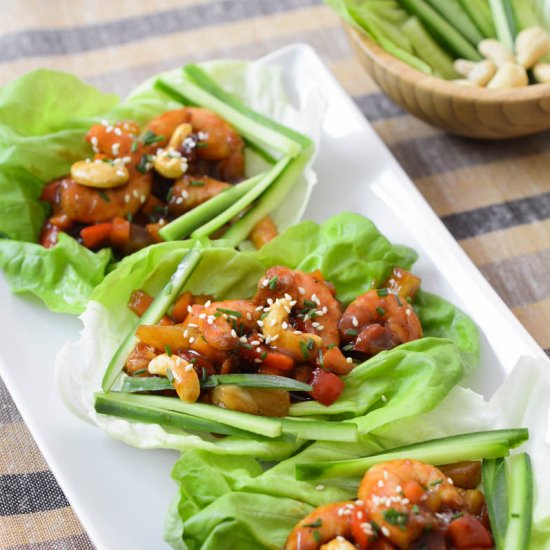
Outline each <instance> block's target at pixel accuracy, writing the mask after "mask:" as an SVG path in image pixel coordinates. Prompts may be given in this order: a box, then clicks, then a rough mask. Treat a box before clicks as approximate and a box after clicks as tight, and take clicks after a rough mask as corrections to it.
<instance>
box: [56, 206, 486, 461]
mask: <svg viewBox="0 0 550 550" xmlns="http://www.w3.org/2000/svg"><path fill="white" fill-rule="evenodd" d="M192 244H193V243H190V242H171V243H163V244H160V245H157V246H154V247H150V248H149V249H146V250H142V251H140V252H138V253H136V254H134V255H133V256H130V257H128V258H125V259H124V260H123V261H122V262H121V263H120V265H119V267H118V269H116V270H115V271H113V272H112V273H110V274H109V275H108V276H107V277H106V279H105V281H104V282H103V283H102V284H101V285H99V286H98V287H97V288H96V289H95V290H94V292H93V293H92V296H91V300H90V302H89V304H88V307H87V309H86V311H85V313H84V314H83V316H82V320H83V322H84V330H83V332H82V334H81V338H80V340H79V341H77V342H76V343H74V344H71V345H68V346H66V347H65V348H64V350H63V351H62V352H61V353H60V355H59V357H58V361H57V373H58V379H59V383H60V384H61V388H62V394H63V396H64V398H65V400H66V402H67V403H68V405H69V406H70V408H71V409H72V410H74V411H75V412H76V413H77V414H79V415H80V416H81V417H83V418H86V419H88V420H91V421H92V422H94V423H96V424H97V425H99V426H100V427H101V428H102V429H104V430H105V431H107V432H108V433H109V434H111V435H112V436H114V437H117V438H119V439H122V440H124V441H126V442H127V443H130V444H132V445H136V446H140V447H170V448H177V449H180V450H185V449H189V448H197V449H203V450H208V451H211V452H216V453H233V454H243V455H251V456H257V457H261V458H263V459H266V460H273V459H275V460H280V459H281V458H285V457H287V456H289V455H290V454H292V453H293V452H295V451H296V450H297V449H298V448H299V447H300V446H301V445H302V444H303V442H300V441H295V440H292V439H289V438H280V439H276V440H267V441H266V440H265V439H262V438H252V437H251V438H249V439H240V438H237V437H228V438H225V439H219V438H218V439H216V438H213V437H209V436H200V437H199V436H197V435H190V434H187V433H184V432H176V431H174V430H168V429H163V428H161V427H160V426H157V425H145V424H140V423H137V422H129V421H126V420H122V419H116V418H112V417H107V416H104V415H98V414H96V413H95V410H94V408H93V394H94V392H95V391H97V390H98V389H99V388H100V383H101V378H102V376H103V373H104V372H105V369H106V367H107V365H108V364H109V361H110V359H111V357H112V355H113V353H114V352H115V351H116V349H117V348H118V346H119V344H120V342H121V341H122V340H123V338H124V337H125V336H126V334H127V333H128V332H129V331H130V330H131V328H132V326H133V325H134V324H135V322H136V316H135V315H134V313H132V312H131V311H130V310H129V309H128V308H127V307H126V304H127V303H128V300H129V298H130V296H131V294H132V292H133V291H134V290H135V289H138V288H141V289H144V290H145V291H147V292H149V293H150V294H152V295H156V294H157V293H158V292H159V291H160V289H161V288H162V287H163V286H164V284H165V283H166V281H167V280H168V278H169V276H170V275H171V273H172V272H173V271H174V269H175V268H176V266H177V264H178V263H179V261H180V260H181V258H182V257H183V256H184V254H185V252H186V251H187V250H188V249H189V247H190V246H192ZM415 258H416V255H415V254H414V252H413V251H411V250H410V249H408V248H407V247H404V246H401V245H392V244H391V243H390V242H389V241H388V240H387V239H386V238H385V237H383V236H382V235H381V234H380V232H379V231H378V230H377V228H376V227H375V226H374V224H373V223H372V222H371V221H369V220H367V219H365V218H363V217H361V216H358V215H356V214H349V213H345V214H341V215H338V216H335V217H333V218H331V219H329V220H327V221H326V222H324V223H322V224H316V223H313V222H303V223H301V224H299V225H297V226H295V227H292V228H290V229H289V230H287V231H286V232H284V233H283V234H281V235H280V236H279V237H277V238H276V239H274V240H273V241H272V242H271V243H269V244H268V245H266V247H264V248H262V249H260V250H259V251H257V252H239V251H236V250H234V249H231V248H225V247H224V246H223V241H217V242H211V241H206V242H204V243H202V260H201V262H200V263H199V265H198V267H197V269H196V270H195V271H194V272H193V274H192V275H191V277H190V279H189V280H188V281H187V283H186V286H185V289H186V290H190V291H191V292H192V293H194V294H210V295H213V296H214V297H215V298H216V299H227V298H248V297H251V296H252V295H253V294H254V292H255V290H256V285H257V282H258V280H259V279H260V278H261V276H262V275H263V274H264V273H265V270H266V269H267V268H268V267H270V266H272V265H277V264H281V265H288V266H290V267H293V268H296V267H298V268H300V269H304V270H312V269H320V270H321V272H322V273H323V275H324V276H325V277H326V278H327V280H330V281H331V282H332V283H333V284H334V286H335V288H336V291H337V297H339V298H340V299H342V300H343V301H345V302H349V301H351V300H352V299H353V298H354V297H355V296H357V295H359V294H361V293H363V292H364V291H365V290H367V289H368V288H370V287H371V285H372V286H374V287H377V286H379V285H380V283H382V282H383V281H384V280H385V279H386V278H387V277H388V276H389V274H390V273H391V271H392V269H393V267H394V266H401V267H405V268H409V267H410V266H411V264H412V263H413V261H414V259H415ZM418 312H419V314H420V316H421V320H423V319H424V318H425V319H426V334H427V336H428V337H426V338H423V339H421V340H417V341H415V342H410V343H408V344H405V345H403V346H399V347H397V348H395V349H394V350H391V351H388V352H383V353H381V354H379V355H377V356H375V357H373V358H372V359H370V360H368V361H366V362H365V363H363V364H362V365H360V366H358V367H356V368H355V369H354V370H353V371H352V373H351V374H350V375H348V376H347V377H346V388H345V390H344V393H343V394H342V396H341V397H340V399H339V400H338V401H336V403H334V404H333V405H331V406H330V407H324V406H323V405H320V404H319V403H316V402H306V403H303V404H296V405H294V406H293V407H292V408H291V414H292V415H296V416H306V415H310V416H311V415H313V416H319V417H326V418H327V419H329V420H330V419H332V420H339V419H341V418H353V419H354V422H356V423H357V425H358V426H359V431H360V433H361V434H366V433H368V432H369V431H371V430H373V429H375V428H376V427H379V426H382V425H384V424H387V423H388V422H391V421H394V420H396V419H399V418H404V417H407V416H411V415H413V414H416V413H420V412H426V411H429V410H431V409H432V408H433V407H434V406H436V405H437V403H439V402H440V401H441V400H442V399H443V398H444V397H445V395H446V394H447V393H448V392H449V391H450V390H451V388H452V387H453V386H454V385H455V384H456V383H458V381H459V380H460V379H461V378H463V377H464V376H465V375H466V374H467V373H469V372H470V371H471V370H472V369H473V368H474V367H475V366H476V365H477V363H478V357H479V337H478V335H477V329H476V328H475V325H474V324H473V322H472V321H471V320H470V319H469V318H468V317H466V316H465V315H464V314H463V313H462V312H461V311H459V310H458V309H457V308H456V307H454V306H452V305H450V304H448V303H447V302H445V301H444V300H443V299H441V298H438V297H436V296H432V295H428V294H422V295H421V296H420V298H419V301H418ZM466 336H467V337H468V338H469V339H468V341H467V342H465V341H464V340H465V338H466Z"/></svg>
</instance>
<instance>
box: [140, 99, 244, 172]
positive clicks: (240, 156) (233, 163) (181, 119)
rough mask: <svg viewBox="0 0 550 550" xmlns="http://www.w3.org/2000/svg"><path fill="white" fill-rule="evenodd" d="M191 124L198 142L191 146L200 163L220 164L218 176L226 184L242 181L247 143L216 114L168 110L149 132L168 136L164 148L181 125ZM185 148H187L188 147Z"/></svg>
mask: <svg viewBox="0 0 550 550" xmlns="http://www.w3.org/2000/svg"><path fill="white" fill-rule="evenodd" d="M184 123H189V124H191V127H192V129H193V134H194V135H195V136H196V139H192V140H190V141H189V142H188V143H189V146H190V148H191V149H193V153H194V154H196V157H197V158H198V159H199V160H206V161H218V164H217V173H218V174H219V177H221V178H222V179H223V180H224V181H230V182H235V181H239V180H240V179H242V178H243V176H244V153H243V151H244V142H243V140H242V138H241V136H239V134H238V133H237V132H236V131H235V129H234V128H233V127H232V126H231V125H230V124H229V123H228V122H226V121H225V120H224V119H223V118H221V117H220V116H219V115H217V114H216V113H213V112H212V111H210V110H208V109H204V108H201V107H184V108H182V109H177V110H175V111H168V112H167V113H164V114H163V115H161V116H159V117H157V118H155V119H153V120H152V121H151V122H150V123H149V125H148V129H149V130H151V131H152V132H154V133H155V134H156V135H157V136H163V137H165V139H164V140H162V141H159V142H158V146H161V147H163V146H164V145H166V143H168V140H169V138H170V136H171V135H172V134H173V133H174V131H175V129H176V128H177V127H178V126H180V125H181V124H184ZM183 145H184V149H185V144H183Z"/></svg>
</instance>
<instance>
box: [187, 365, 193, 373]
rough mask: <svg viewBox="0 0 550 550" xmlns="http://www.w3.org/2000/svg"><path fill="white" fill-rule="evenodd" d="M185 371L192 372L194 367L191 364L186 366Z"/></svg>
mask: <svg viewBox="0 0 550 550" xmlns="http://www.w3.org/2000/svg"><path fill="white" fill-rule="evenodd" d="M185 370H186V371H187V372H189V371H192V370H193V365H191V364H189V365H186V366H185Z"/></svg>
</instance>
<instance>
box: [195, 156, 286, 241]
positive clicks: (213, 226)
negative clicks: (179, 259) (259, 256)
mask: <svg viewBox="0 0 550 550" xmlns="http://www.w3.org/2000/svg"><path fill="white" fill-rule="evenodd" d="M291 160H292V157H290V156H288V155H287V156H284V157H283V158H282V159H280V160H279V161H278V162H277V164H275V166H273V168H271V170H270V171H269V172H267V173H266V174H264V176H263V177H262V179H261V180H260V181H259V182H258V183H257V184H256V185H255V186H254V187H253V188H252V189H250V190H249V191H248V192H247V193H246V194H245V195H243V196H242V197H241V198H239V199H238V200H236V201H235V202H234V203H233V204H232V205H231V206H229V207H228V208H226V209H225V210H224V211H223V212H220V214H218V215H217V216H216V217H214V218H213V219H211V220H210V221H209V222H207V223H206V224H204V225H203V226H201V227H199V228H198V229H196V230H195V231H194V232H193V233H192V235H191V237H192V238H196V239H198V238H201V237H206V236H208V235H211V234H212V233H214V232H215V231H217V230H218V229H220V227H223V226H224V225H225V224H226V223H228V222H229V221H231V220H232V219H233V218H234V217H235V216H237V215H238V214H239V213H241V212H242V211H243V210H245V209H246V208H247V207H248V206H249V205H250V204H251V203H252V202H253V201H254V200H255V199H257V198H258V197H259V196H260V195H261V194H262V193H263V192H264V191H265V190H266V189H267V188H268V187H269V186H270V185H272V184H273V181H274V180H276V179H277V178H278V177H279V176H280V175H281V173H282V172H283V171H284V170H285V168H286V167H287V166H288V164H289V162H291Z"/></svg>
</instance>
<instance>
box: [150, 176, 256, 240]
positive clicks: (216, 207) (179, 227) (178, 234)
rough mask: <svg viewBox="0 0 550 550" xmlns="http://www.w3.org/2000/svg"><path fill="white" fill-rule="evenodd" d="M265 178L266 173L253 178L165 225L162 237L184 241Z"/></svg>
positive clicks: (160, 232) (161, 231) (161, 233)
mask: <svg viewBox="0 0 550 550" xmlns="http://www.w3.org/2000/svg"><path fill="white" fill-rule="evenodd" d="M264 176H265V173H264V174H258V175H257V176H253V177H251V178H249V179H247V180H245V181H242V182H241V183H238V184H237V185H233V186H232V187H230V188H228V189H226V190H225V191H222V192H221V193H219V194H218V195H216V196H214V197H212V198H211V199H209V200H207V201H206V202H203V203H202V204H199V205H198V206H196V207H195V208H193V209H192V210H189V212H186V213H185V214H183V215H181V216H180V217H179V218H176V219H175V220H173V221H171V222H170V223H169V224H167V225H165V226H164V227H163V228H162V229H161V230H160V231H159V234H160V236H161V237H162V238H163V239H164V240H166V241H175V240H177V239H184V238H185V237H187V236H189V235H190V234H191V233H192V232H193V231H195V229H198V228H199V227H201V225H203V224H204V223H206V222H207V221H208V220H211V219H212V218H213V217H215V216H217V215H218V214H219V213H220V212H223V211H224V210H225V209H226V208H227V207H229V206H231V205H232V204H234V203H235V201H237V200H239V199H240V198H241V197H242V196H244V195H246V193H248V192H249V191H250V190H251V189H254V187H255V186H256V185H257V184H258V183H259V182H260V181H261V180H262V178H263V177H264Z"/></svg>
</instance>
